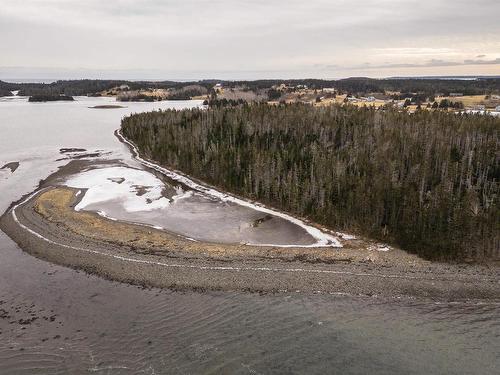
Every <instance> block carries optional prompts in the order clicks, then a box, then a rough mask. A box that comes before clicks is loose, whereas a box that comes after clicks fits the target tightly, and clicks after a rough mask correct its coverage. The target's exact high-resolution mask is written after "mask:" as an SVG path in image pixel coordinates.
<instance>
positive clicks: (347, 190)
mask: <svg viewBox="0 0 500 375" xmlns="http://www.w3.org/2000/svg"><path fill="white" fill-rule="evenodd" d="M499 129H500V119H495V118H493V117H490V116H480V115H454V114H448V113H443V112H430V111H417V112H416V113H415V114H408V113H406V112H405V111H403V112H400V111H392V110H387V111H376V110H374V109H370V108H356V107H354V106H331V107H313V106H310V105H306V104H291V105H279V106H269V105H265V104H256V105H251V106H250V105H241V106H238V107H214V108H211V109H209V110H201V109H192V110H183V111H175V110H167V111H160V112H152V113H144V114H136V115H132V116H130V117H127V118H125V119H124V120H123V122H122V130H123V134H124V135H125V136H126V137H127V138H129V139H131V140H132V141H133V142H135V143H136V144H137V145H138V147H139V149H140V151H141V152H142V153H143V154H144V155H145V156H146V157H148V158H151V159H154V160H157V161H158V162H160V163H161V164H164V165H167V166H171V167H173V168H176V169H179V170H181V171H183V172H185V173H188V174H190V175H192V176H194V177H196V178H199V179H202V180H204V181H206V182H207V183H210V184H213V185H215V186H218V187H220V188H223V189H226V190H228V191H230V192H233V193H236V194H239V195H242V196H245V197H248V198H251V199H257V200H260V201H262V202H264V203H267V204H270V205H273V206H274V207H277V208H279V209H283V210H286V211H289V212H292V213H294V214H296V215H300V216H305V217H308V218H310V219H312V220H314V221H316V222H318V223H321V224H324V225H327V226H329V227H331V228H334V229H341V230H346V231H351V232H355V233H362V234H365V235H369V236H371V237H374V238H377V239H380V240H384V241H388V242H391V243H394V244H397V245H399V246H401V247H402V248H404V249H406V250H408V251H410V252H414V253H416V254H419V255H421V256H424V257H426V258H430V259H442V260H466V259H474V260H487V259H490V260H491V259H496V260H498V259H499V256H500V254H499V240H500V239H499V236H500V230H499V229H500V220H499V219H500V215H499V214H500V212H499V208H498V194H499V178H500V166H499V151H498V150H499V149H500V148H499V146H500V145H499V137H498V135H499V134H498V131H499Z"/></svg>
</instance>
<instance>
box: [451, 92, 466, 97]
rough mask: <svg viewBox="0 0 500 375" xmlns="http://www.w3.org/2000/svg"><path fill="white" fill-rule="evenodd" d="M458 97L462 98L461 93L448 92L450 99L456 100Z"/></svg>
mask: <svg viewBox="0 0 500 375" xmlns="http://www.w3.org/2000/svg"><path fill="white" fill-rule="evenodd" d="M460 96H464V94H462V93H461V92H450V97H452V98H458V97H460Z"/></svg>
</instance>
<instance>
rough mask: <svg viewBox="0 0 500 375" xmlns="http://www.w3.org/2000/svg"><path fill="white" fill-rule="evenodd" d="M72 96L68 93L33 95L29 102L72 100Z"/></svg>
mask: <svg viewBox="0 0 500 375" xmlns="http://www.w3.org/2000/svg"><path fill="white" fill-rule="evenodd" d="M74 100H75V99H73V97H72V96H68V95H32V96H30V97H29V99H28V101H29V102H56V101H69V102H72V101H74Z"/></svg>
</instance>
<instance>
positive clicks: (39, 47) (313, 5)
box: [0, 0, 500, 76]
mask: <svg viewBox="0 0 500 375" xmlns="http://www.w3.org/2000/svg"><path fill="white" fill-rule="evenodd" d="M498 14H500V2H498V1H496V0H477V1H474V2H471V1H465V0H438V1H436V0H423V1H422V0H421V1H418V0H407V1H404V2H401V1H400V0H364V1H363V0H358V1H351V0H311V1H303V0H300V1H299V0H288V1H278V0H267V1H264V0H253V1H251V0H182V1H180V0H163V1H160V0H142V1H139V0H106V1H102V0H85V1H83V0H23V1H13V0H0V67H2V66H3V67H5V66H38V67H42V66H43V67H55V68H63V67H65V68H72V69H74V68H86V69H94V70H98V69H110V70H120V69H135V70H140V69H156V70H158V71H163V72H173V71H185V72H191V73H196V72H197V73H199V74H202V73H203V74H204V75H207V74H208V75H210V74H209V73H210V72H215V73H217V72H228V71H231V72H235V73H237V72H254V73H253V74H256V75H259V74H264V73H265V72H269V73H274V74H276V75H278V74H279V73H282V75H284V74H289V75H291V76H294V75H295V76H299V75H300V76H305V75H309V76H316V75H325V76H326V75H330V76H336V75H337V76H338V75H342V74H345V73H342V72H343V71H344V70H346V71H353V69H352V68H353V67H360V66H362V65H363V63H364V62H368V63H369V64H370V65H371V66H382V65H384V66H390V65H393V67H394V68H395V67H398V66H399V67H405V68H410V67H413V68H414V69H415V72H416V73H418V70H419V68H421V67H430V65H426V64H427V62H429V61H430V60H435V61H441V60H442V61H444V62H448V61H455V62H463V61H465V60H471V61H472V60H481V59H483V58H482V57H477V56H480V55H485V56H487V60H494V59H495V58H498V57H500V37H499V35H500V23H499V22H498V20H497V15H498ZM485 59H486V58H485ZM434 65H435V66H443V64H441V65H440V64H437V63H436V64H434ZM462 65H463V64H462ZM475 65H481V66H482V65H485V66H483V67H481V66H478V68H477V71H478V73H480V72H481V71H482V70H483V71H486V69H488V68H487V67H486V65H491V64H475ZM448 67H450V68H451V67H454V69H462V68H460V64H455V65H453V66H452V65H450V64H448ZM481 69H482V70H481ZM361 70H363V69H361ZM361 70H360V71H361Z"/></svg>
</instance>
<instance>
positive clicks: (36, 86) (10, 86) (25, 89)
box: [0, 79, 214, 96]
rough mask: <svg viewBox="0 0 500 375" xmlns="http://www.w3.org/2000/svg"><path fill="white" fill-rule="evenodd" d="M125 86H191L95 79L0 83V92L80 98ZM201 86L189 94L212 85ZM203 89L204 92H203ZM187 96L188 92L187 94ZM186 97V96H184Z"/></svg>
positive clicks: (174, 83) (205, 83) (187, 85)
mask: <svg viewBox="0 0 500 375" xmlns="http://www.w3.org/2000/svg"><path fill="white" fill-rule="evenodd" d="M121 85H127V86H128V87H129V88H130V90H140V89H178V90H180V92H184V91H185V90H184V89H185V88H188V90H189V88H190V87H192V86H193V83H190V82H173V81H162V82H149V81H125V80H97V79H81V80H68V81H56V82H52V83H10V82H3V81H0V91H1V90H9V91H13V90H19V95H21V96H33V95H68V96H81V95H92V94H95V93H98V92H101V91H105V90H111V89H112V88H115V87H119V86H121ZM198 85H199V86H201V88H200V89H198V90H192V89H191V91H192V92H191V93H193V94H194V93H195V94H196V95H199V93H204V92H206V90H207V89H208V88H209V87H212V86H213V85H214V83H213V82H212V81H201V82H200V83H198ZM203 89H205V90H203ZM187 94H189V92H188V93H187ZM185 96H187V95H185Z"/></svg>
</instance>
